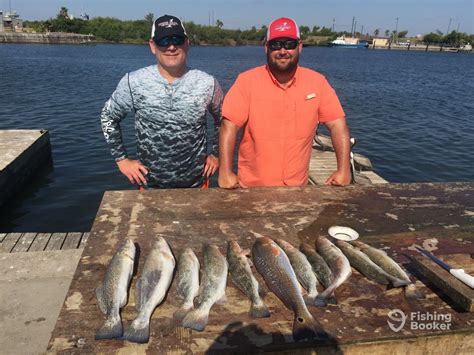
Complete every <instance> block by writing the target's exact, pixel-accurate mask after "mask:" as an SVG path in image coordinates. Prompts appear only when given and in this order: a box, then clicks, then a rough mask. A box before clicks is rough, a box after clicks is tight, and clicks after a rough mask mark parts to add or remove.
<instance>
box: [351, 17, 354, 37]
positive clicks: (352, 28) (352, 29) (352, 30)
mask: <svg viewBox="0 0 474 355" xmlns="http://www.w3.org/2000/svg"><path fill="white" fill-rule="evenodd" d="M354 21H355V16H352V27H351V37H353V36H352V33H353V32H354Z"/></svg>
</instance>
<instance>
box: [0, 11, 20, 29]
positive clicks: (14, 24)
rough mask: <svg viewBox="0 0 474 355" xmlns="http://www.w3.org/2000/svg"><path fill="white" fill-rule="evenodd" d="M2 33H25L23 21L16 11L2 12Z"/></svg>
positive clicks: (0, 12) (0, 26)
mask: <svg viewBox="0 0 474 355" xmlns="http://www.w3.org/2000/svg"><path fill="white" fill-rule="evenodd" d="M0 19H1V21H0V32H23V20H22V19H20V15H18V14H17V13H16V11H12V12H3V11H1V10H0Z"/></svg>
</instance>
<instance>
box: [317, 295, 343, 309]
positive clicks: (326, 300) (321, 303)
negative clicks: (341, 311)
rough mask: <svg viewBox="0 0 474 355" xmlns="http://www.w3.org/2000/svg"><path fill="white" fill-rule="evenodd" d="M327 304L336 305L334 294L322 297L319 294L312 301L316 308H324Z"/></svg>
mask: <svg viewBox="0 0 474 355" xmlns="http://www.w3.org/2000/svg"><path fill="white" fill-rule="evenodd" d="M328 304H337V300H336V296H334V294H330V295H327V296H324V295H323V294H322V293H321V294H319V295H317V296H316V298H315V299H314V306H316V307H326V306H327V305H328Z"/></svg>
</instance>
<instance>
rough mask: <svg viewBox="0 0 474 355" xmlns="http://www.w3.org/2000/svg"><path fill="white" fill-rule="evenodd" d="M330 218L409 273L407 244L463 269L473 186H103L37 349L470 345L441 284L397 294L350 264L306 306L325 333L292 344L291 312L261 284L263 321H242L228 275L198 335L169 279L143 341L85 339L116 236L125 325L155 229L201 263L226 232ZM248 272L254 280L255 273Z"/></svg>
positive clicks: (243, 304) (291, 229) (297, 226)
mask: <svg viewBox="0 0 474 355" xmlns="http://www.w3.org/2000/svg"><path fill="white" fill-rule="evenodd" d="M331 225H345V226H349V227H352V228H354V229H356V230H357V231H358V232H359V234H360V236H361V237H360V238H361V240H362V241H364V242H366V243H368V244H370V245H373V246H375V247H378V248H382V249H384V250H386V251H387V253H389V255H391V256H392V257H393V258H394V259H395V260H397V261H399V262H400V263H403V264H404V265H405V266H406V267H407V268H408V269H409V270H410V271H413V273H414V274H415V275H417V273H416V270H415V269H413V265H412V264H410V261H409V259H408V258H407V257H406V256H405V255H418V254H417V252H416V249H415V248H414V246H415V245H420V246H422V247H424V248H425V249H427V250H429V251H431V252H433V253H435V254H437V255H443V256H444V257H445V260H446V261H448V262H450V263H452V264H453V265H454V266H462V267H463V268H464V269H465V270H466V271H471V272H474V262H473V259H472V258H471V257H470V255H471V254H472V253H474V183H442V184H441V183H436V184H387V185H378V186H350V187H347V188H334V187H316V186H306V187H295V188H255V189H245V190H234V191H227V190H221V189H204V190H200V189H183V190H147V191H143V192H139V191H111V192H106V193H105V194H104V197H103V200H102V203H101V206H100V208H99V211H98V214H97V216H96V219H95V222H94V225H93V227H92V230H91V233H90V236H89V239H88V242H87V244H86V247H85V249H84V252H83V254H82V258H81V260H80V262H79V265H78V268H77V270H76V272H75V275H74V278H73V281H72V283H71V287H70V289H69V292H68V295H67V297H66V300H65V303H64V305H63V307H62V310H61V313H60V316H59V318H58V321H57V323H56V327H55V330H54V332H53V334H52V337H51V340H50V343H49V347H48V349H49V351H53V352H66V353H90V352H94V353H122V352H123V353H130V352H135V353H203V352H225V353H228V352H255V351H270V352H271V351H288V352H295V351H302V352H305V351H311V350H317V351H318V352H331V353H338V352H345V353H367V352H368V351H377V352H382V351H383V352H386V353H387V354H389V353H397V352H406V351H408V350H410V351H413V352H442V353H451V352H456V353H457V354H459V353H472V352H473V351H474V315H473V314H472V313H467V312H461V311H460V310H459V309H456V306H455V305H453V304H450V303H449V302H448V303H447V300H446V299H445V298H443V294H442V290H436V289H432V288H429V287H427V286H430V287H431V285H430V284H429V283H428V282H426V280H423V278H422V275H421V276H420V278H421V279H417V278H415V277H413V276H412V280H413V281H416V285H417V287H418V288H419V289H420V290H421V291H422V292H423V293H424V294H425V295H426V298H425V299H423V300H407V299H406V298H405V296H404V292H403V290H402V289H389V290H387V289H386V288H385V287H383V286H381V285H378V284H375V283H373V282H371V281H369V280H367V279H366V278H365V277H362V276H361V275H360V274H359V273H358V272H357V271H355V270H354V271H353V275H352V276H351V278H350V279H349V280H348V281H347V282H346V283H344V284H343V285H342V286H341V287H340V288H339V289H337V291H336V297H337V299H338V304H337V305H330V306H328V307H326V308H315V307H311V308H309V310H310V312H311V313H312V314H313V316H314V317H315V319H317V320H318V321H319V323H320V324H321V325H322V327H323V328H324V330H325V331H326V332H327V333H328V336H329V337H328V339H326V340H313V341H306V342H298V343H295V342H294V341H293V338H292V335H291V334H292V332H291V329H292V324H293V314H292V312H290V311H289V310H287V309H286V308H285V307H284V306H283V304H282V303H281V302H280V301H279V300H278V299H277V298H276V296H275V295H274V294H273V293H271V292H269V291H268V289H267V288H266V286H264V287H263V289H264V290H266V294H265V297H264V299H265V302H266V303H267V305H268V306H269V308H270V311H271V317H270V318H266V319H252V318H250V317H249V315H248V310H249V306H250V302H249V301H248V300H247V299H246V297H245V296H244V295H243V294H242V293H240V291H238V290H237V289H236V288H235V287H234V286H233V284H232V282H231V281H230V280H228V283H227V290H226V293H227V302H226V303H224V304H222V305H215V306H214V307H213V308H212V309H211V312H210V317H209V324H208V326H207V327H206V329H205V330H204V331H203V332H196V331H191V330H189V329H185V328H183V327H181V324H180V322H179V321H177V320H174V319H173V318H172V314H173V312H174V311H175V310H176V309H177V308H178V307H179V306H180V305H181V300H179V299H178V297H177V296H176V291H175V288H174V287H175V286H174V284H173V285H172V286H171V288H170V291H169V293H168V295H167V298H166V300H165V301H164V302H163V304H161V305H160V306H159V307H158V308H157V309H156V310H155V312H154V314H153V317H152V321H151V336H150V341H149V343H148V344H143V345H136V344H132V343H129V342H126V341H123V340H103V341H96V340H94V335H95V332H96V330H97V329H98V328H99V327H100V326H101V325H102V324H103V322H104V319H105V317H104V315H103V314H102V313H101V312H100V311H99V309H98V307H97V301H96V298H95V288H96V287H97V285H99V283H100V282H101V281H102V279H103V276H104V272H105V269H106V267H107V265H108V263H109V261H110V259H111V257H112V255H113V253H114V252H115V250H116V248H117V246H118V243H119V242H120V241H121V240H123V239H124V238H126V237H129V238H133V240H134V241H135V242H136V243H137V244H138V246H139V249H140V257H139V261H138V267H137V274H138V275H135V276H134V278H133V280H132V285H131V291H130V292H129V301H128V304H127V305H126V307H124V308H123V310H122V319H123V323H124V326H125V327H128V325H129V324H130V322H131V320H132V319H134V317H135V316H136V310H135V298H134V291H135V283H136V279H137V276H139V275H140V273H141V270H142V267H143V263H144V260H145V258H146V256H147V255H148V253H149V250H150V247H151V245H152V243H153V241H154V239H155V238H156V236H158V235H160V236H163V237H165V238H166V240H167V241H168V243H169V244H170V246H171V248H172V250H173V252H174V253H175V255H176V256H178V255H179V253H180V251H181V250H182V249H183V248H184V247H191V248H193V249H194V250H195V251H196V254H197V255H198V258H199V259H200V261H201V262H202V252H201V249H202V245H203V244H204V243H213V244H216V245H218V246H219V247H220V248H221V250H222V252H225V250H226V246H227V241H228V240H238V241H239V243H240V244H241V246H242V247H243V248H250V247H251V246H252V244H253V242H254V241H255V239H256V238H257V237H258V236H260V235H265V236H269V237H271V238H274V239H276V238H284V239H286V240H287V241H289V242H291V243H292V244H293V245H295V246H297V245H299V244H300V243H301V242H308V243H314V239H315V238H316V236H318V235H327V229H328V227H329V226H331ZM417 276H419V275H417ZM257 278H258V280H259V282H260V283H261V284H262V285H264V283H263V280H262V278H261V277H260V275H257ZM424 282H426V284H425V283H424ZM393 310H399V311H401V312H403V314H404V315H405V316H406V317H407V319H410V317H412V316H413V317H415V318H416V317H418V316H419V315H421V314H435V313H436V314H438V315H439V314H443V315H444V314H445V315H446V317H448V316H447V315H449V318H450V321H449V329H446V330H438V329H412V327H411V322H408V321H407V324H405V325H404V327H403V328H402V329H400V330H399V331H394V330H392V329H391V328H390V326H389V324H388V321H389V320H390V319H389V317H388V314H389V313H390V312H391V311H393ZM420 322H421V323H422V321H420Z"/></svg>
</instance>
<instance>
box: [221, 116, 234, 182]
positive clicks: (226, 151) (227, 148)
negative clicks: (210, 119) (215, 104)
mask: <svg viewBox="0 0 474 355" xmlns="http://www.w3.org/2000/svg"><path fill="white" fill-rule="evenodd" d="M238 130H239V126H237V125H236V124H234V123H232V122H231V121H229V120H227V119H226V118H225V117H224V118H223V119H222V124H221V131H220V134H219V180H218V182H219V187H221V188H224V189H236V188H238V187H239V179H238V177H237V175H236V174H234V172H233V171H232V158H233V156H234V149H235V142H236V139H237V132H238Z"/></svg>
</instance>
